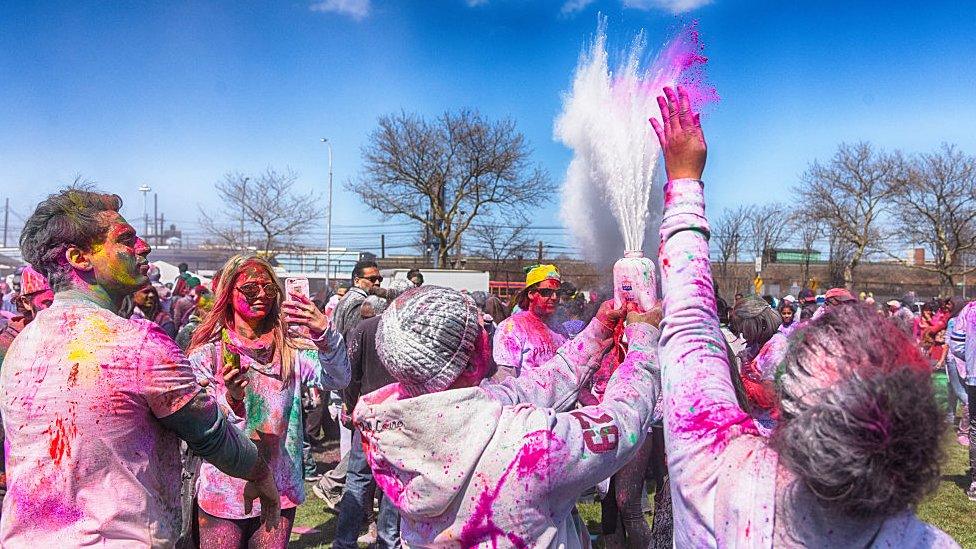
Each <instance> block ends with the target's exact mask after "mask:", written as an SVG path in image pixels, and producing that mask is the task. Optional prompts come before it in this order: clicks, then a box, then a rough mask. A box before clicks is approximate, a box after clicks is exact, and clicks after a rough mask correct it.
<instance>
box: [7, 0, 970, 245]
mask: <svg viewBox="0 0 976 549" xmlns="http://www.w3.org/2000/svg"><path fill="white" fill-rule="evenodd" d="M880 5H882V4H881V3H878V2H827V1H824V2H772V1H770V2H758V1H757V2H749V1H744V0H714V1H712V2H702V0H594V1H586V0H569V2H566V1H564V0H553V1H543V0H539V1H529V0H480V1H477V0H427V1H383V0H324V1H322V0H314V1H313V0H292V1H290V2H285V1H281V2H272V1H269V2H233V3H232V2H223V3H205V2H158V3H148V2H125V3H121V2H100V3H91V2H64V3H55V2H45V3H39V2H5V3H3V5H2V6H0V128H3V131H0V199H2V198H5V197H7V196H9V197H10V198H11V207H12V209H13V210H14V211H15V212H16V215H15V216H14V217H13V218H12V224H15V225H19V224H20V220H19V218H18V217H19V216H23V215H27V214H29V213H30V211H31V210H32V208H33V205H34V204H35V203H36V202H37V201H38V200H39V199H40V198H42V197H43V196H44V195H46V194H48V193H50V192H53V191H55V190H57V189H58V188H59V186H60V185H61V184H63V183H65V182H68V181H71V180H72V179H73V178H74V176H75V174H79V173H80V174H83V175H84V176H86V177H88V178H90V179H93V180H95V181H96V182H97V183H98V186H99V187H101V188H103V189H105V190H109V191H112V192H116V193H118V194H120V195H122V197H123V198H124V199H125V200H126V202H127V204H126V209H125V212H124V213H125V214H127V215H128V216H129V217H131V218H138V217H139V216H140V215H141V210H142V200H141V197H140V195H139V193H138V191H137V190H136V189H137V188H138V186H139V185H140V184H142V183H147V184H149V185H150V186H152V187H153V189H154V190H157V191H159V192H160V197H159V200H160V209H161V210H162V211H164V212H165V213H166V216H167V218H168V219H170V220H174V221H176V222H177V223H178V224H180V225H181V226H183V228H185V229H188V232H189V233H190V234H191V235H192V236H193V237H194V240H198V239H199V236H200V234H201V233H200V232H199V230H198V229H197V219H198V217H199V215H198V212H197V205H198V204H200V205H202V206H204V207H210V208H212V207H213V206H214V200H213V197H212V195H211V193H210V189H211V188H212V187H211V186H212V184H213V183H214V182H215V181H217V180H218V179H219V178H220V177H221V175H222V174H223V173H225V172H227V171H229V170H239V171H244V172H257V171H260V170H262V169H264V168H265V167H267V166H274V167H277V168H284V167H286V166H287V167H291V168H293V169H294V170H296V171H298V172H299V174H300V175H301V185H302V187H303V188H307V189H311V188H313V187H314V188H317V189H322V190H323V191H324V186H325V182H326V173H327V170H326V150H325V148H324V146H323V145H322V144H321V143H320V142H319V138H320V137H326V136H327V137H329V138H331V139H332V141H333V142H334V143H335V181H336V190H337V193H336V198H335V217H334V222H335V224H336V227H337V228H336V229H335V233H336V238H335V243H336V244H339V245H341V244H348V245H352V246H372V247H375V246H377V245H378V242H376V241H378V237H374V236H373V235H375V234H376V233H377V232H378V231H377V230H375V229H374V230H367V229H363V228H359V227H360V226H362V225H364V224H366V223H370V222H372V221H377V220H378V218H377V217H376V216H374V215H373V214H371V213H370V212H369V211H368V210H367V209H366V208H365V207H364V206H362V205H361V204H360V203H359V202H358V200H357V199H356V197H355V196H353V195H351V194H350V193H348V192H346V191H344V190H342V183H343V182H344V181H346V180H347V179H349V178H350V177H353V176H354V175H355V174H356V172H357V171H358V168H359V158H360V157H359V154H360V147H361V146H362V145H363V144H364V143H365V141H366V138H367V136H368V134H369V132H370V131H371V130H372V129H373V127H374V126H375V122H376V118H377V117H378V116H380V115H382V114H386V113H390V112H396V111H399V110H401V109H403V110H406V111H413V112H418V113H421V114H424V115H430V116H434V115H436V114H438V113H441V112H443V111H445V110H447V109H458V108H463V107H473V108H477V109H479V110H481V112H482V113H483V114H485V115H487V116H489V117H503V116H510V117H512V118H514V119H515V120H516V122H517V124H518V126H519V128H520V129H521V130H522V131H523V132H524V133H525V135H526V136H527V138H528V139H529V141H530V142H531V144H532V146H533V147H534V149H535V156H534V157H535V160H537V161H538V162H540V163H542V164H543V165H544V166H545V167H546V168H547V169H548V170H549V171H550V173H551V174H552V176H553V178H554V179H555V180H556V181H557V182H561V181H562V178H563V176H564V173H565V169H566V166H567V165H568V163H569V159H570V155H569V152H568V150H566V149H565V148H564V147H563V146H562V145H561V144H559V143H556V142H555V141H554V140H553V137H552V126H553V119H554V117H555V116H556V114H557V113H558V112H559V110H560V106H561V99H560V94H561V93H562V92H563V91H565V90H567V88H568V87H569V84H570V81H571V77H572V71H573V69H574V67H575V65H576V61H577V58H578V55H579V52H580V50H581V48H582V47H583V45H584V44H585V42H586V41H587V39H588V38H589V37H590V36H591V35H592V33H593V31H594V30H595V27H596V19H597V15H596V14H597V12H598V11H600V12H603V13H604V14H606V15H607V16H608V20H609V21H608V34H609V36H610V43H611V46H616V47H617V48H624V47H626V46H627V45H628V44H629V42H630V40H631V38H632V37H633V35H634V33H635V32H636V31H637V30H639V29H641V28H644V29H646V30H647V32H648V34H649V38H650V42H651V43H652V44H653V43H656V42H660V41H662V40H663V39H664V38H665V37H666V36H667V34H668V32H669V31H670V30H672V29H674V28H675V26H676V25H678V24H680V23H681V22H683V21H688V20H690V19H698V20H699V21H700V23H699V28H700V30H701V32H702V37H703V40H704V41H705V43H706V53H707V55H708V56H709V58H710V60H709V64H708V74H709V78H710V80H711V82H712V83H713V84H714V85H715V86H716V88H717V90H718V92H719V94H720V95H721V97H722V100H721V102H720V103H718V104H717V105H715V106H714V107H712V108H711V109H710V111H709V112H708V115H707V117H706V119H705V120H704V125H705V128H706V132H707V137H708V140H709V144H710V147H711V150H710V153H709V166H708V169H707V173H706V178H707V182H708V187H707V188H708V194H709V201H710V202H709V207H710V209H711V211H713V212H717V211H718V210H719V209H721V208H722V207H724V206H733V205H736V204H738V203H742V202H764V201H769V200H782V201H786V202H789V201H790V199H791V196H790V192H789V188H790V186H791V185H793V184H794V182H795V181H796V180H797V177H798V175H799V174H800V173H802V172H803V170H804V169H805V167H806V166H807V165H808V164H809V163H810V161H812V160H814V159H817V158H826V157H829V156H830V155H831V154H832V153H833V151H834V150H835V149H836V146H837V144H838V143H839V142H841V141H856V140H869V141H872V142H874V143H876V144H878V145H881V146H883V147H886V148H889V149H890V148H901V149H904V150H906V151H928V150H932V149H935V148H936V147H937V146H938V145H939V144H940V143H941V142H943V141H945V142H950V143H956V144H958V145H959V146H960V147H961V148H962V149H963V150H964V151H967V152H969V153H976V130H974V128H976V99H974V95H976V94H974V92H976V63H974V62H973V60H974V59H976V7H974V5H973V4H972V3H971V2H928V3H925V4H919V3H914V2H911V3H909V2H886V3H884V4H883V5H884V8H883V9H879V7H878V6H880ZM573 8H576V9H575V10H574V9H573ZM557 201H558V197H554V200H553V202H552V203H551V204H549V205H548V206H547V207H545V208H543V209H541V210H540V211H539V212H538V214H537V216H536V218H535V219H536V223H537V224H538V225H540V226H553V225H559V221H558V218H557V211H558V204H557ZM323 204H324V201H323ZM323 219H324V216H323ZM322 225H323V226H322V227H320V228H317V229H316V230H317V234H318V235H324V222H323V224H322ZM386 230H387V231H388V232H389V233H390V234H391V237H390V238H389V241H390V242H391V243H393V244H395V243H398V242H403V241H405V240H407V236H406V235H407V233H408V232H409V230H408V228H406V227H404V226H402V225H397V226H393V225H391V226H389V227H386ZM539 234H540V235H541V236H542V237H544V238H546V239H547V240H552V241H554V242H559V241H560V240H561V239H562V238H563V234H564V233H563V231H560V230H553V229H547V230H544V231H540V233H539Z"/></svg>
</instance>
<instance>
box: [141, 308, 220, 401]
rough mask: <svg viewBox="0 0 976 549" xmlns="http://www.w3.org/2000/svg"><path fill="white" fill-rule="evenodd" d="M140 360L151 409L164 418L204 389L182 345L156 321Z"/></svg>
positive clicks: (143, 384)
mask: <svg viewBox="0 0 976 549" xmlns="http://www.w3.org/2000/svg"><path fill="white" fill-rule="evenodd" d="M141 354H142V355H143V356H139V357H134V359H135V360H138V361H139V373H140V382H141V390H142V391H143V394H144V395H145V397H146V401H147V402H148V404H149V408H150V410H152V413H153V415H155V416H156V417H158V418H164V417H166V416H168V415H170V414H172V413H174V412H176V411H177V410H179V409H180V408H182V407H183V406H184V405H186V404H187V403H188V402H190V400H192V399H193V397H194V396H196V394H197V393H199V392H200V391H202V390H203V387H201V386H200V384H199V383H198V381H197V376H196V375H195V374H194V370H193V367H191V366H190V363H189V361H188V360H187V359H186V357H185V356H183V353H182V352H181V351H180V349H179V347H177V346H176V343H174V342H173V340H171V339H170V338H169V336H167V335H166V333H165V332H163V330H162V329H161V328H159V327H158V326H156V325H152V326H151V327H149V330H148V332H147V333H146V338H145V340H143V346H142V353H141Z"/></svg>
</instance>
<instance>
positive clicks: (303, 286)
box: [285, 276, 312, 301]
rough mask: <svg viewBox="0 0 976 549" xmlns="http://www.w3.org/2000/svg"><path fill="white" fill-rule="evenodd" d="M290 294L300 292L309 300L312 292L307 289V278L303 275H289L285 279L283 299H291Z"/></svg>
mask: <svg viewBox="0 0 976 549" xmlns="http://www.w3.org/2000/svg"><path fill="white" fill-rule="evenodd" d="M291 294H302V295H303V296H305V297H306V298H308V299H309V301H311V299H312V294H311V292H309V290H308V279H307V278H305V277H304V276H294V277H292V276H290V277H288V278H286V279H285V300H286V301H292V299H291Z"/></svg>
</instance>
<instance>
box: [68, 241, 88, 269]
mask: <svg viewBox="0 0 976 549" xmlns="http://www.w3.org/2000/svg"><path fill="white" fill-rule="evenodd" d="M64 257H65V259H66V260H67V261H68V265H70V266H71V268H72V269H77V270H79V271H91V270H92V269H94V268H95V267H94V266H93V265H92V262H91V259H90V258H89V257H88V252H86V251H85V250H82V249H81V248H79V247H77V246H68V249H67V250H65V251H64Z"/></svg>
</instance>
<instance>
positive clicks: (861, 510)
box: [652, 88, 957, 548]
mask: <svg viewBox="0 0 976 549" xmlns="http://www.w3.org/2000/svg"><path fill="white" fill-rule="evenodd" d="M665 92H666V95H667V97H668V98H667V99H665V98H664V97H661V98H659V104H660V106H661V113H662V120H663V122H658V121H657V120H656V119H653V120H652V124H653V126H654V129H655V132H656V133H657V136H658V139H659V140H660V142H661V147H662V149H663V150H664V158H665V163H666V168H667V174H668V179H669V181H668V183H667V185H666V187H665V199H664V217H663V222H662V225H661V248H660V252H659V254H660V265H662V282H663V295H664V321H663V323H662V330H661V339H660V351H659V352H660V360H661V364H662V365H663V368H662V387H663V391H664V425H665V443H666V445H667V458H668V470H669V472H670V475H671V494H672V501H673V506H674V546H675V547H761V548H767V547H774V546H775V547H955V546H957V545H956V543H955V542H954V541H953V540H952V539H951V538H950V537H949V536H948V535H946V534H945V533H944V532H942V531H941V530H939V529H938V528H936V527H934V526H932V525H929V524H926V523H924V522H922V521H920V520H919V519H918V517H916V516H915V514H914V512H913V510H912V509H913V507H914V506H915V505H916V504H917V503H918V502H919V501H920V500H921V499H922V497H924V496H925V495H926V494H927V493H928V491H929V490H930V489H931V488H932V487H933V486H934V485H935V484H936V483H937V480H938V478H939V459H940V455H941V452H940V450H939V443H940V437H941V434H942V424H941V421H942V419H941V413H940V411H939V408H938V406H937V405H936V403H935V399H934V396H933V394H932V387H931V382H930V380H929V379H930V378H929V371H928V365H927V364H926V362H925V360H924V359H923V358H922V357H921V356H920V355H919V353H918V351H917V350H916V348H915V346H914V345H913V342H912V341H911V339H910V338H909V337H908V336H907V335H905V334H903V333H902V332H900V331H899V329H898V328H897V327H896V326H894V325H893V324H891V323H890V322H888V321H880V322H879V321H878V317H877V314H876V313H875V312H874V310H873V309H871V308H870V307H868V306H862V305H857V304H854V305H848V306H844V307H836V308H832V309H830V310H828V311H826V312H825V313H824V314H822V315H821V316H819V317H818V318H816V319H812V320H811V321H810V322H809V323H808V324H807V325H806V326H804V327H802V328H800V329H799V330H798V331H797V332H796V333H795V334H794V335H793V336H791V339H790V341H789V352H787V353H786V355H785V357H784V359H783V361H782V362H781V363H780V365H779V366H778V369H777V370H778V372H777V375H776V384H777V389H778V395H779V397H780V402H779V405H780V409H781V414H780V421H779V422H778V424H777V425H776V428H775V431H774V432H773V433H772V437H771V438H766V437H763V436H760V435H759V433H758V431H757V429H756V425H755V421H754V420H753V418H752V417H750V416H749V414H747V413H746V412H745V411H744V410H743V409H742V408H741V407H740V406H739V403H738V401H737V399H736V396H735V392H734V390H733V385H732V381H731V379H730V376H729V357H728V354H727V353H726V349H725V345H724V342H723V336H722V332H721V329H720V327H719V322H718V318H717V316H716V312H715V294H714V291H713V290H712V277H711V269H710V262H709V253H708V237H709V226H708V219H707V217H706V216H705V205H704V194H703V183H702V182H701V175H702V171H703V169H704V165H705V155H706V146H705V140H704V136H703V133H702V130H701V124H700V121H699V118H698V115H697V114H694V113H693V112H692V110H691V107H690V101H689V99H688V95H687V93H685V92H684V91H683V90H681V89H680V88H679V91H678V93H675V92H674V90H671V89H670V88H665ZM879 425H883V426H884V429H879V428H878V426H879Z"/></svg>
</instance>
